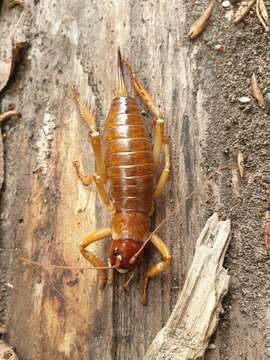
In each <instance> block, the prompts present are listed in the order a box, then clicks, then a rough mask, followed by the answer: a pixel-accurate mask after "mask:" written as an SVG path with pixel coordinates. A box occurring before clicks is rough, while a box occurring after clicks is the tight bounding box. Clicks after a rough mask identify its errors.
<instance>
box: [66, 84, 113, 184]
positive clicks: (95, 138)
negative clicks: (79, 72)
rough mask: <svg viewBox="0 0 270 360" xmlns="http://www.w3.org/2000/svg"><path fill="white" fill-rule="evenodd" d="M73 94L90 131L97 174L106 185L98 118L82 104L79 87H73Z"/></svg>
mask: <svg viewBox="0 0 270 360" xmlns="http://www.w3.org/2000/svg"><path fill="white" fill-rule="evenodd" d="M72 92H73V98H74V101H75V104H76V106H77V108H78V111H79V114H80V117H81V119H82V120H83V121H84V122H86V124H87V125H88V127H89V129H90V142H91V144H92V147H93V151H94V154H95V158H96V166H97V173H98V175H100V176H101V178H102V179H103V181H104V183H106V180H107V178H106V172H105V165H104V161H103V158H102V151H101V140H100V134H99V132H98V131H97V125H96V117H95V115H94V113H93V112H92V111H91V110H90V109H89V108H88V107H87V106H86V105H85V104H83V103H82V101H81V99H80V95H79V93H78V90H77V87H76V86H75V85H74V86H73V87H72Z"/></svg>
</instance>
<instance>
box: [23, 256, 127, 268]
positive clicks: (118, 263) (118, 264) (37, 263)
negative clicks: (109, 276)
mask: <svg viewBox="0 0 270 360" xmlns="http://www.w3.org/2000/svg"><path fill="white" fill-rule="evenodd" d="M18 259H19V260H20V261H22V262H24V263H26V264H29V265H35V266H37V267H40V268H43V269H56V270H77V271H82V270H107V269H117V268H118V267H119V266H120V263H121V261H119V260H118V261H117V262H116V264H115V265H113V266H98V267H94V266H92V267H91V266H90V267H89V266H88V267H76V266H75V267H74V266H65V265H53V264H43V263H40V262H38V261H33V260H30V259H27V258H25V257H22V256H20V257H18Z"/></svg>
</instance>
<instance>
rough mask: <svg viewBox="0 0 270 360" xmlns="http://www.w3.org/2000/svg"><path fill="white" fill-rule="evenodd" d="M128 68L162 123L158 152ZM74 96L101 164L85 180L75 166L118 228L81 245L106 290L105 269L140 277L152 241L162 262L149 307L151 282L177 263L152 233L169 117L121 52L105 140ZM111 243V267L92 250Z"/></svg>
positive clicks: (88, 238) (153, 269) (99, 232)
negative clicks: (106, 240)
mask: <svg viewBox="0 0 270 360" xmlns="http://www.w3.org/2000/svg"><path fill="white" fill-rule="evenodd" d="M123 64H125V65H126V66H127V68H128V70H129V72H130V75H131V81H132V85H133V87H134V89H135V91H136V92H137V94H138V95H139V96H140V98H141V99H142V101H143V102H144V104H145V105H146V107H147V108H148V109H149V110H150V112H151V113H152V114H153V115H154V117H155V119H156V121H155V125H154V127H155V135H154V145H153V146H152V142H151V139H150V137H149V135H148V131H147V128H146V126H145V124H144V120H143V118H142V116H141V113H140V110H139V108H138V105H137V103H136V101H135V99H134V98H133V97H131V96H130V95H129V94H128V91H127V87H126V84H125V81H124V77H123ZM73 96H74V99H75V103H76V105H77V107H78V110H79V113H80V117H81V119H82V120H84V121H85V122H86V123H87V125H88V127H89V129H90V134H89V137H90V142H91V144H92V147H93V151H94V154H95V159H96V173H95V174H93V175H90V176H83V175H82V174H81V172H80V166H79V163H78V162H77V161H75V162H74V165H75V168H76V172H77V175H78V177H79V179H80V181H81V182H82V183H83V184H84V185H85V186H88V185H90V184H91V183H92V182H93V181H94V182H95V183H96V186H97V190H98V193H99V196H100V198H101V200H102V202H103V203H104V204H105V206H106V207H107V208H108V209H109V210H110V211H111V214H112V226H111V227H110V228H105V229H100V230H97V231H94V232H93V233H91V234H89V235H88V236H86V238H85V239H84V240H83V241H82V243H81V245H80V251H81V253H82V255H83V256H84V257H85V258H86V259H87V260H88V261H89V262H90V263H91V264H92V265H93V266H94V267H96V268H97V269H99V271H100V274H101V282H100V288H103V287H104V286H105V284H106V282H107V277H106V273H105V269H106V268H107V269H111V268H115V269H116V270H118V271H119V272H123V273H126V272H132V271H134V270H135V268H136V266H137V264H138V263H139V261H140V259H141V257H142V254H143V248H144V246H145V243H146V242H147V241H150V242H151V243H152V244H153V245H154V246H155V247H156V249H157V250H158V251H159V252H160V254H161V257H162V260H161V261H160V262H159V263H158V264H156V265H153V266H151V267H150V268H149V269H148V271H147V272H146V274H145V277H144V284H143V297H142V302H143V304H146V303H147V288H148V284H149V280H150V279H151V278H152V277H154V276H156V275H158V274H160V273H161V272H162V271H164V270H165V269H166V268H167V267H168V266H169V263H170V259H171V256H170V254H169V252H168V249H167V248H166V245H165V244H164V242H163V241H162V240H161V239H160V238H159V237H158V236H157V235H155V234H152V233H150V222H151V215H152V213H153V205H154V200H155V199H156V198H158V197H159V195H160V194H161V192H162V190H163V188H164V186H165V184H166V182H167V179H168V175H169V169H170V160H169V147H168V143H167V140H166V138H165V136H164V119H163V114H162V113H161V112H160V111H159V110H158V109H157V107H156V106H155V104H154V103H153V100H152V98H151V96H150V95H149V94H148V93H147V92H146V90H145V89H144V88H143V87H142V85H141V84H140V82H139V80H138V79H137V77H136V75H135V73H134V72H133V70H132V68H131V66H130V64H129V63H128V61H127V60H124V61H122V60H121V53H120V50H118V79H117V87H116V97H115V98H114V99H113V101H112V104H111V108H110V111H109V113H108V116H107V119H106V122H105V125H104V133H103V139H101V136H100V133H99V131H98V130H97V126H96V119H95V115H94V113H93V112H92V111H90V110H89V109H88V108H87V107H86V105H84V104H83V103H82V102H81V100H80V97H79V94H78V91H77V88H76V87H75V86H73ZM101 144H102V145H103V146H102V145H101ZM162 151H164V157H165V165H164V167H163V170H162V172H161V176H160V178H159V180H158V181H157V182H156V181H155V180H156V179H155V178H156V172H157V170H158V169H159V165H160V154H161V152H162ZM106 237H111V238H112V242H111V246H110V249H109V257H108V263H109V266H108V267H106V266H105V265H104V263H103V262H102V261H101V260H100V259H99V258H98V257H97V256H96V255H94V254H93V253H91V252H90V251H89V250H87V249H86V248H87V247H88V246H89V245H91V244H92V243H94V242H96V241H100V240H102V239H104V238H106ZM108 281H109V280H108Z"/></svg>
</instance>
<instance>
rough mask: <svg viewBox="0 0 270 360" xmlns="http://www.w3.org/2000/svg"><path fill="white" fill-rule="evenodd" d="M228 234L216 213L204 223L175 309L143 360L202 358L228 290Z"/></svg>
mask: <svg viewBox="0 0 270 360" xmlns="http://www.w3.org/2000/svg"><path fill="white" fill-rule="evenodd" d="M230 233H231V224H230V221H229V220H226V221H219V220H218V215H217V214H216V213H215V214H213V215H212V216H211V218H210V219H209V220H208V221H207V223H206V225H205V227H204V229H203V230H202V232H201V234H200V236H199V238H198V240H197V243H196V248H195V254H194V258H193V261H192V264H191V268H190V270H189V272H188V275H187V278H186V281H185V284H184V287H183V290H182V291H181V293H180V296H179V299H178V300H177V303H176V305H175V308H174V310H173V312H172V314H171V316H170V318H169V320H168V322H167V324H166V325H165V327H164V328H163V329H162V330H161V331H160V332H159V333H158V334H157V336H156V337H155V339H154V341H153V342H152V344H151V346H150V347H149V349H148V351H147V353H146V355H145V356H144V360H162V359H166V360H196V359H199V358H201V357H203V356H204V353H205V351H206V349H207V346H208V344H209V341H210V338H211V336H212V335H213V332H214V331H215V329H216V327H217V324H218V320H219V314H220V312H221V311H222V304H221V302H222V299H223V297H224V295H225V294H226V293H227V291H228V287H229V279H230V276H229V275H228V273H227V270H225V269H224V267H223V262H224V256H225V253H226V250H227V248H228V246H229V242H230Z"/></svg>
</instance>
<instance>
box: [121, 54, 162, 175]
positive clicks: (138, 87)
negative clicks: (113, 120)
mask: <svg viewBox="0 0 270 360" xmlns="http://www.w3.org/2000/svg"><path fill="white" fill-rule="evenodd" d="M123 63H124V64H125V65H126V66H127V68H128V70H129V73H130V77H131V81H132V85H133V87H134V90H135V91H136V92H137V94H138V95H139V96H140V98H141V99H142V101H143V102H144V104H145V106H146V107H147V108H148V109H149V110H150V111H151V113H152V114H153V115H154V116H155V119H156V121H155V135H154V148H153V157H154V164H155V167H156V168H158V167H159V163H160V153H161V147H162V144H163V139H164V117H163V113H162V112H161V111H159V109H158V108H157V106H156V105H155V103H154V101H153V99H152V97H151V96H150V94H149V93H148V92H147V91H146V90H145V89H144V87H143V86H142V84H141V83H140V81H139V79H138V78H137V76H136V74H135V72H134V71H133V69H132V66H131V65H130V63H129V62H128V60H126V59H125V60H123Z"/></svg>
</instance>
